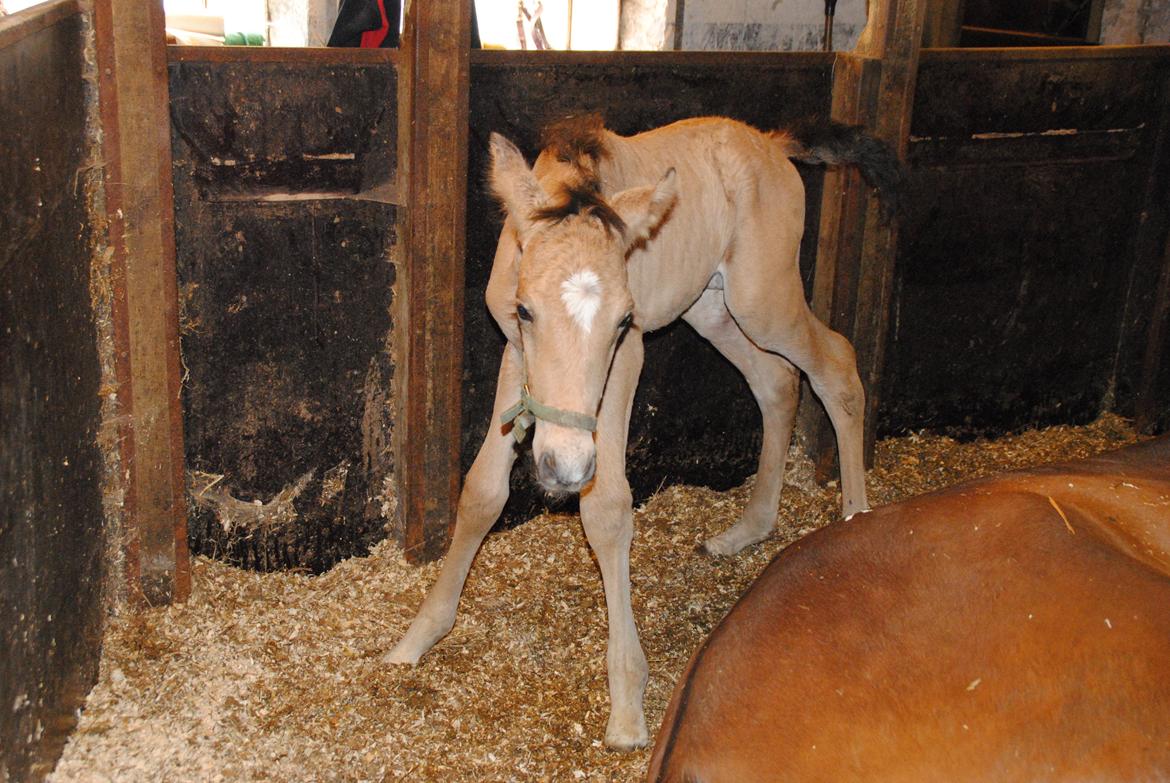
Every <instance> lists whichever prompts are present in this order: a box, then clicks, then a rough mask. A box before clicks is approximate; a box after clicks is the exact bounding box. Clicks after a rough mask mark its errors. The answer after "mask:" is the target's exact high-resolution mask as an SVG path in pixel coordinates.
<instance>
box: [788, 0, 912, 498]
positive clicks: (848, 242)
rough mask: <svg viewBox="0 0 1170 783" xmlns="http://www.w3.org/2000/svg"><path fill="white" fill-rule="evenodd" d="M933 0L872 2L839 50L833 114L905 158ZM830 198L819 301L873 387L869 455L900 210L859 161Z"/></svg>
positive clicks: (814, 427)
mask: <svg viewBox="0 0 1170 783" xmlns="http://www.w3.org/2000/svg"><path fill="white" fill-rule="evenodd" d="M926 5H927V4H926V1H925V0H883V1H882V2H874V3H871V5H870V20H869V23H868V26H867V28H866V30H865V32H864V33H863V34H862V37H861V40H860V41H859V43H858V45H857V50H856V51H855V52H853V53H842V54H839V55H837V61H836V63H835V65H834V84H833V108H832V117H833V119H834V120H837V121H838V122H843V123H846V124H849V125H861V126H863V127H865V128H866V129H867V130H869V131H870V132H871V133H872V134H873V135H875V136H876V137H877V138H879V139H881V140H882V141H885V142H886V143H887V144H888V145H889V146H890V147H891V148H892V149H894V150H895V152H896V153H897V154H898V157H899V158H901V159H905V156H906V145H907V143H908V139H909V130H910V117H911V112H912V109H913V96H914V89H915V81H916V79H917V75H918V58H919V51H920V48H921V41H922V31H923V25H924V20H925V15H926ZM823 198H824V202H823V204H822V208H821V226H820V237H821V245H820V247H821V252H820V254H819V255H818V258H817V271H816V282H815V284H814V295H813V300H812V306H813V311H814V312H815V313H816V314H817V316H818V317H819V318H821V319H822V320H824V321H825V323H827V324H828V325H829V326H830V327H831V328H833V329H834V330H836V331H838V332H840V333H841V334H843V335H845V337H847V338H849V340H850V342H852V343H853V347H854V350H855V351H856V352H857V369H858V373H859V374H860V375H861V382H862V385H863V386H864V387H865V394H866V400H865V459H866V463H867V465H868V464H870V463H871V462H872V460H873V447H874V442H875V439H876V432H877V424H878V422H877V412H878V408H879V404H880V395H881V377H882V370H883V367H884V363H885V352H886V343H887V339H888V331H889V314H890V307H889V305H890V300H891V291H892V286H893V280H894V257H895V251H896V247H897V238H898V220H897V215H896V214H890V213H888V212H884V211H883V208H882V205H881V204H879V202H878V200H877V199H876V197H875V196H874V194H873V193H872V191H871V189H870V188H869V187H868V186H867V185H866V184H865V182H864V181H863V180H862V179H861V177H860V175H859V174H858V173H857V172H856V171H844V170H842V171H835V172H831V173H830V174H829V176H828V178H827V182H826V188H825V193H824V197H823ZM804 389H805V392H806V393H805V394H804V395H803V397H804V400H805V401H806V402H805V404H804V405H803V406H802V407H803V410H802V411H801V412H800V427H799V432H800V434H801V436H802V439H803V440H804V442H805V445H806V449H807V450H808V451H809V453H810V454H811V455H812V456H813V459H814V461H815V463H816V467H817V476H818V478H820V479H822V480H823V479H826V478H829V477H831V476H833V475H835V470H834V465H835V462H836V440H835V435H834V433H833V430H832V426H831V424H830V423H829V419H828V416H826V415H825V414H824V411H823V410H822V409H820V407H819V406H817V405H814V404H810V403H809V402H808V401H809V400H810V399H811V395H810V394H809V393H808V391H809V388H808V384H807V383H806V384H805V385H804Z"/></svg>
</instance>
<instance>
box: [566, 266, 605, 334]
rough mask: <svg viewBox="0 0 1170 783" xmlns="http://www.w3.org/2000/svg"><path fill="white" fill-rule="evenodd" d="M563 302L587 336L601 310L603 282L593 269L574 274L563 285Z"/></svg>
mask: <svg viewBox="0 0 1170 783" xmlns="http://www.w3.org/2000/svg"><path fill="white" fill-rule="evenodd" d="M561 301H562V302H564V303H565V309H567V310H568V311H569V315H570V316H571V317H572V318H573V321H574V322H575V323H576V324H577V326H579V327H581V330H582V331H584V332H585V334H589V331H590V330H591V329H592V328H593V316H595V315H597V311H598V310H599V309H600V308H601V281H600V280H598V279H597V275H596V273H594V271H593V270H592V269H582V270H581V271H579V272H574V273H573V274H572V276H571V277H569V279H568V280H566V281H565V282H563V283H561Z"/></svg>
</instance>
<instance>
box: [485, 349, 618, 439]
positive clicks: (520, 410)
mask: <svg viewBox="0 0 1170 783" xmlns="http://www.w3.org/2000/svg"><path fill="white" fill-rule="evenodd" d="M537 419H543V420H544V421H547V422H550V423H552V424H559V425H561V426H562V427H574V428H576V429H579V430H586V431H588V432H596V431H597V419H596V418H595V417H593V416H588V415H586V414H584V413H576V412H574V411H563V410H561V409H560V408H553V407H552V406H549V405H545V404H544V403H542V402H539V401H537V400H535V399H533V397H532V395H531V394H529V393H528V367H527V366H526V367H525V368H524V382H523V383H521V385H520V402H518V403H516V404H515V405H513V406H512V407H511V408H508V410H506V411H504V413H503V415H502V416H500V423H501V424H508V423H509V422H511V424H512V437H514V438H515V439H516V442H517V443H523V442H524V438H526V437H527V436H528V430H529V429H530V428H531V427H532V425H533V424H535V423H536V420H537Z"/></svg>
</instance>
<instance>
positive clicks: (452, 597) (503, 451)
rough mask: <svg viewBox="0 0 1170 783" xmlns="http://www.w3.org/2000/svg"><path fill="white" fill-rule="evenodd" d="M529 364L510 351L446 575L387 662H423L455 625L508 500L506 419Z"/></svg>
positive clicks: (463, 496) (467, 484)
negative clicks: (477, 561) (478, 558)
mask: <svg viewBox="0 0 1170 783" xmlns="http://www.w3.org/2000/svg"><path fill="white" fill-rule="evenodd" d="M523 361H524V359H523V357H522V356H521V355H520V352H519V351H517V350H516V349H515V348H513V347H512V345H511V344H510V343H509V344H508V345H506V346H505V347H504V356H503V359H501V361H500V375H499V379H498V380H497V382H496V401H495V405H494V407H493V409H492V420H491V423H490V424H489V426H488V431H487V436H486V437H485V438H484V441H483V445H482V446H480V447H479V454H477V455H476V457H475V462H474V463H473V464H472V466H471V470H469V471H468V472H467V478H466V479H465V480H464V482H463V491H462V492H461V493H460V494H459V510H458V511H457V512H456V516H455V535H454V537H453V538H452V540H451V548H450V549H449V550H448V551H447V558H446V560H444V561H443V570H442V571H440V572H439V578H438V579H437V580H436V581H435V584H434V585H433V586H432V587H431V589H430V592H428V593H427V597H426V598H425V599H423V603H422V606H421V607H420V608H419V610H418V614H417V615H416V616H415V618H414V622H412V623H411V624H410V629H409V630H408V631H407V632H406V635H405V636H403V637H402V640H401V641H400V642H398V644H397V645H395V647H394V649H393V650H391V651H390V652H388V653H387V654H386V655H385V656H384V657H383V659H382V660H383V661H385V662H386V663H411V664H413V663H418V659H419V658H421V657H422V655H423V653H425V652H426V651H427V650H429V649H431V647H433V646H434V644H435V642H437V641H439V640H440V639H442V638H443V637H444V636H446V635H447V632H448V631H450V630H451V627H452V626H453V625H454V624H455V609H456V607H457V606H458V604H459V594H460V593H461V592H463V583H464V582H465V581H466V580H467V571H468V569H470V568H471V561H472V560H473V559H474V558H475V553H476V552H477V551H478V550H479V545H480V544H481V543H482V542H483V537H484V536H485V535H487V532H488V531H489V530H491V527H492V525H493V524H495V521H496V519H497V518H498V517H499V516H500V512H501V511H502V510H503V509H504V503H505V502H506V501H507V500H508V478H509V475H510V474H511V472H512V463H513V462H514V461H515V460H516V449H515V445H514V440H513V438H512V433H511V431H510V430H508V431H505V430H504V428H503V427H501V425H500V416H501V415H503V413H504V411H506V410H507V409H508V408H509V407H510V406H511V405H512V404H514V403H515V402H516V400H517V399H518V398H519V395H520V386H521V385H522V376H523V372H522V370H521V367H522V363H523Z"/></svg>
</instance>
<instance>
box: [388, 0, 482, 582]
mask: <svg viewBox="0 0 1170 783" xmlns="http://www.w3.org/2000/svg"><path fill="white" fill-rule="evenodd" d="M406 6H407V7H406V15H405V29H404V32H403V36H402V50H401V51H402V57H401V61H400V70H399V74H400V77H399V106H400V114H399V117H400V121H399V128H400V131H401V132H400V142H399V149H400V155H399V160H400V164H399V165H400V167H401V172H402V175H401V186H402V187H401V192H402V193H403V195H404V197H405V199H406V204H407V211H406V219H405V226H404V234H403V251H404V252H403V254H404V264H403V276H402V277H403V279H402V287H403V290H404V292H405V301H404V302H403V303H402V307H403V309H404V312H405V316H406V317H405V324H406V328H405V329H403V330H401V332H400V335H399V340H398V343H397V344H398V345H399V346H400V349H401V350H400V353H399V356H400V360H401V362H402V370H403V373H404V377H405V379H406V383H405V384H404V385H402V386H401V387H400V388H401V390H402V392H403V399H401V400H400V401H399V403H400V404H399V411H400V424H399V427H398V428H397V435H396V438H397V440H396V442H397V443H398V444H399V453H400V454H402V456H403V460H402V466H401V470H400V471H399V473H398V482H399V487H400V490H401V502H402V513H403V524H404V533H403V539H404V549H405V553H406V557H407V559H408V560H410V561H411V562H424V561H427V560H433V559H435V558H437V557H439V556H440V555H442V554H443V553H444V552H445V551H446V549H447V543H448V540H449V538H450V533H451V529H452V526H453V525H454V522H455V510H456V506H457V504H458V501H459V486H460V481H461V478H462V472H461V470H460V466H459V442H460V422H461V419H460V401H461V399H462V385H463V364H462V361H461V357H462V356H463V279H464V274H463V267H464V248H465V233H464V226H465V213H464V208H465V205H466V192H467V89H468V55H469V51H470V48H471V19H470V13H471V12H470V5H469V4H468V3H466V2H463V0H434V1H433V2H431V1H427V0H417V1H415V2H407V4H406Z"/></svg>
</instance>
